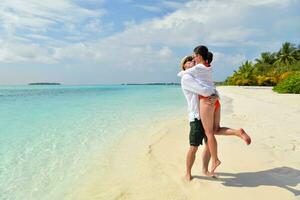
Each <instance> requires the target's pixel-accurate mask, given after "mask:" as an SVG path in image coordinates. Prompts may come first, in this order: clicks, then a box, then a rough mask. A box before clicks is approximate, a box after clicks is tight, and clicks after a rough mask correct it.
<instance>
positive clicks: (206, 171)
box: [202, 170, 211, 176]
mask: <svg viewBox="0 0 300 200" xmlns="http://www.w3.org/2000/svg"><path fill="white" fill-rule="evenodd" d="M202 174H204V175H205V176H211V174H210V172H209V171H208V170H202Z"/></svg>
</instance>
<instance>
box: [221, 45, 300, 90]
mask: <svg viewBox="0 0 300 200" xmlns="http://www.w3.org/2000/svg"><path fill="white" fill-rule="evenodd" d="M223 85H239V86H242V85H249V86H276V87H274V88H273V90H274V91H276V92H279V93H298V94H299V93H300V45H299V46H298V47H296V46H295V44H292V43H289V42H286V43H284V44H283V45H282V47H281V48H280V50H279V51H278V52H263V53H261V56H260V58H257V59H255V63H253V62H251V61H246V62H245V63H243V64H242V65H241V66H240V67H239V69H238V70H237V71H235V72H234V73H233V75H232V76H230V77H228V78H227V79H226V80H225V82H224V83H223Z"/></svg>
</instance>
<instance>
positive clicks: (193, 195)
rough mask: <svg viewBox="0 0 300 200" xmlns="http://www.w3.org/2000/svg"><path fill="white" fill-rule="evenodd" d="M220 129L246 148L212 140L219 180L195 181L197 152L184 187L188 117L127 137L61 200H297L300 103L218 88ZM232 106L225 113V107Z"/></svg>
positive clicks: (265, 91) (262, 91)
mask: <svg viewBox="0 0 300 200" xmlns="http://www.w3.org/2000/svg"><path fill="white" fill-rule="evenodd" d="M218 90H219V91H220V93H221V95H222V96H226V97H227V98H230V99H232V101H230V102H225V103H224V102H222V99H221V104H222V106H223V107H224V110H226V109H227V111H228V109H230V110H231V111H232V112H222V120H221V125H223V126H228V127H233V128H238V127H243V128H244V129H245V130H246V131H247V132H248V133H249V134H250V135H251V137H252V141H253V142H252V144H251V145H250V146H246V145H245V143H244V142H243V141H242V140H240V139H238V138H235V137H222V136H220V137H218V138H217V140H218V143H219V155H220V156H219V157H220V159H221V161H222V165H221V166H220V167H219V168H218V170H217V172H219V179H217V180H216V179H211V178H207V177H204V176H203V175H202V174H201V158H200V155H201V151H202V149H203V148H202V147H200V149H199V152H198V154H197V155H198V157H197V158H196V162H195V165H194V167H193V172H192V173H193V175H194V179H193V180H192V181H191V182H190V183H186V182H185V181H183V179H182V177H183V175H184V172H185V156H186V151H187V149H188V132H189V124H188V121H187V113H183V116H182V118H178V119H172V120H169V121H167V122H161V123H158V124H157V125H155V126H153V128H151V129H148V130H145V131H144V133H140V132H139V133H136V134H128V136H125V137H123V138H122V139H121V140H120V143H119V144H118V145H116V148H115V149H114V150H112V152H110V155H109V161H108V163H107V164H106V166H105V167H103V165H101V166H100V165H99V168H98V169H100V168H101V170H97V169H95V170H94V171H91V173H90V174H89V175H87V176H86V179H85V180H82V184H81V185H80V186H79V187H78V188H74V192H73V193H72V194H69V195H68V196H66V199H68V198H70V199H201V198H203V199H210V200H211V199H218V200H220V199H241V198H242V199H254V198H262V197H265V198H267V199H273V200H274V199H280V200H282V199H300V158H299V155H300V128H299V126H298V124H299V123H300V121H299V120H300V95H293V94H288V95H287V94H285V95H280V94H276V93H274V92H272V90H271V88H255V87H219V88H218ZM230 104H231V105H230Z"/></svg>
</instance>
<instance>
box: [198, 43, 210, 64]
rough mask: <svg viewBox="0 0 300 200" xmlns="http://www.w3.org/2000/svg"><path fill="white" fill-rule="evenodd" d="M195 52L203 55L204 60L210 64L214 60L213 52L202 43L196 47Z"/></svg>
mask: <svg viewBox="0 0 300 200" xmlns="http://www.w3.org/2000/svg"><path fill="white" fill-rule="evenodd" d="M194 53H195V54H199V55H200V56H202V58H203V60H204V61H206V62H207V63H208V64H210V63H211V62H212V60H213V54H212V52H210V51H208V48H207V47H206V46H204V45H200V46H197V47H195V48H194Z"/></svg>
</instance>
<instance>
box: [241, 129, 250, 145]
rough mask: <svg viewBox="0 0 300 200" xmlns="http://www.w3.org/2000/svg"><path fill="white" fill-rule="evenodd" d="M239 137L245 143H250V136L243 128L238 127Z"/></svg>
mask: <svg viewBox="0 0 300 200" xmlns="http://www.w3.org/2000/svg"><path fill="white" fill-rule="evenodd" d="M239 133H240V135H239V136H240V138H242V140H244V141H245V142H246V144H247V145H249V144H251V138H250V136H249V135H248V134H247V133H246V132H245V131H244V129H242V128H240V130H239Z"/></svg>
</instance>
